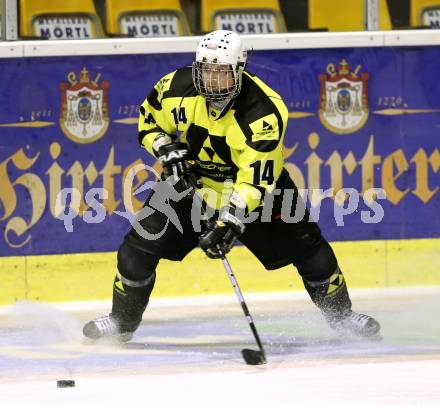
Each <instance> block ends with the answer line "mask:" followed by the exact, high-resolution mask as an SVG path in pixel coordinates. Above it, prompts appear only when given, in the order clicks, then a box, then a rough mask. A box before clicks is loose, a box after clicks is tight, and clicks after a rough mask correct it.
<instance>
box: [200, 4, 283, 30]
mask: <svg viewBox="0 0 440 405" xmlns="http://www.w3.org/2000/svg"><path fill="white" fill-rule="evenodd" d="M201 5H202V10H201V11H202V12H201V14H202V30H203V31H211V30H215V29H224V30H231V31H235V32H237V33H239V34H271V33H275V32H285V31H286V24H285V21H284V17H283V15H282V13H281V10H280V5H279V2H278V0H270V1H269V0H252V1H249V0H242V1H240V2H236V1H232V0H224V1H222V2H218V1H213V0H202V3H201Z"/></svg>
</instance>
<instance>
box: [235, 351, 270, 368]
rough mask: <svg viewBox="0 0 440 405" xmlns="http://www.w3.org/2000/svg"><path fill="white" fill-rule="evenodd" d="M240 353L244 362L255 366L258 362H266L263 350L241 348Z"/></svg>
mask: <svg viewBox="0 0 440 405" xmlns="http://www.w3.org/2000/svg"><path fill="white" fill-rule="evenodd" d="M241 354H242V355H243V358H244V361H245V362H246V364H249V365H251V366H257V365H259V364H266V363H267V362H266V356H265V355H264V353H263V352H260V351H259V350H251V349H243V350H242V351H241Z"/></svg>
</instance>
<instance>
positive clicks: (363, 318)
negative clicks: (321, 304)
mask: <svg viewBox="0 0 440 405" xmlns="http://www.w3.org/2000/svg"><path fill="white" fill-rule="evenodd" d="M327 320H328V323H329V325H330V327H331V328H332V329H334V330H335V331H336V333H337V334H338V335H339V336H341V337H345V338H352V337H355V338H361V339H368V340H378V339H379V340H380V339H382V337H381V336H380V335H379V331H380V324H379V322H377V321H376V320H375V319H374V318H373V317H371V316H369V315H364V314H359V313H357V312H353V311H351V310H350V311H347V312H346V313H345V314H344V315H343V316H342V317H337V318H327Z"/></svg>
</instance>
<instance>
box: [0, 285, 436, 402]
mask: <svg viewBox="0 0 440 405" xmlns="http://www.w3.org/2000/svg"><path fill="white" fill-rule="evenodd" d="M351 295H352V300H353V303H354V309H355V310H359V311H360V312H364V313H369V314H371V315H373V316H375V317H376V318H377V319H378V320H379V321H380V322H381V323H382V327H383V333H382V334H383V340H382V341H380V342H361V341H354V342H353V341H352V342H343V341H340V340H339V339H338V338H337V337H336V336H335V335H334V334H333V332H332V331H331V330H330V329H329V328H328V327H327V325H326V324H325V322H324V321H323V319H322V317H321V315H320V314H319V313H318V311H317V310H316V309H315V308H314V307H313V305H312V304H311V303H310V302H309V300H308V299H307V298H306V296H305V294H303V293H297V294H292V293H289V294H286V293H283V294H281V293H280V294H246V299H247V301H248V305H249V308H250V310H251V312H252V315H253V317H254V320H255V323H256V326H257V328H258V331H259V334H260V336H261V338H262V341H263V345H264V346H265V349H266V352H267V358H268V364H267V365H264V366H248V365H245V364H244V362H243V359H242V357H241V354H240V351H241V349H243V348H245V347H248V348H256V347H255V343H254V342H253V338H252V334H251V332H250V330H249V329H248V325H247V323H246V320H245V319H244V317H243V315H242V312H241V308H240V306H239V304H238V303H237V302H236V300H235V296H234V295H233V293H232V294H231V296H228V297H224V296H222V297H203V298H185V299H173V300H159V299H156V300H154V299H153V300H152V303H151V305H150V308H149V309H148V310H147V311H146V313H145V315H144V320H143V323H142V325H141V327H140V329H139V330H138V332H137V333H136V335H135V337H134V339H133V341H132V342H129V343H127V344H122V345H117V344H110V343H108V342H107V343H102V344H90V343H88V342H85V341H83V338H82V336H81V328H82V325H83V323H84V322H86V321H87V320H89V319H91V318H93V317H95V316H97V315H101V314H104V313H106V312H107V311H108V309H109V307H110V304H109V303H107V302H106V303H77V304H70V305H58V306H54V305H47V304H39V303H29V302H28V303H20V304H17V305H15V306H13V307H8V308H3V309H1V310H0V403H1V404H7V405H9V404H42V405H43V404H44V405H47V404H78V405H79V404H92V405H95V404H108V405H111V404H121V403H122V404H125V403H126V404H130V405H132V404H152V405H160V404H167V405H174V404H191V405H198V404H204V405H206V404H209V405H212V404H222V405H224V404H228V405H229V404H240V405H247V404H252V405H260V404H265V405H266V404H294V403H296V404H318V403H319V404H320V405H322V403H323V402H324V403H325V404H326V405H327V404H336V403H337V404H338V405H341V404H399V405H400V404H440V387H439V386H440V384H439V381H440V321H439V318H438V313H439V311H440V288H410V289H387V290H368V291H365V290H358V291H354V290H353V291H352V294H351ZM59 379H74V380H75V381H76V387H75V388H57V387H56V381H57V380H59Z"/></svg>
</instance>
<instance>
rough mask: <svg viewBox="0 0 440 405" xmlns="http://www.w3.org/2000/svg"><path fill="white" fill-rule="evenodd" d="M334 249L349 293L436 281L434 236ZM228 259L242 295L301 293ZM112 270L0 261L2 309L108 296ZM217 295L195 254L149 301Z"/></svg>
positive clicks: (83, 263)
mask: <svg viewBox="0 0 440 405" xmlns="http://www.w3.org/2000/svg"><path fill="white" fill-rule="evenodd" d="M332 246H333V248H334V249H335V252H336V255H337V257H338V258H339V264H340V266H341V268H342V269H343V271H344V274H345V277H346V280H347V282H348V284H349V286H350V287H352V288H376V287H379V288H380V287H399V286H412V285H438V284H440V273H439V271H438V263H439V262H440V239H413V240H390V241H383V240H382V241H363V242H334V243H332ZM229 258H230V263H231V266H232V267H233V270H234V272H235V273H236V276H237V278H238V280H239V282H240V286H241V287H242V289H243V291H245V292H268V291H293V290H301V289H303V286H302V281H301V279H300V277H299V275H298V273H297V272H296V270H295V269H294V268H293V266H288V267H285V268H283V269H279V270H275V271H266V270H264V268H263V267H262V266H261V264H260V263H259V262H258V261H257V260H256V259H255V257H254V256H252V255H251V254H250V253H249V251H247V250H246V249H245V248H244V247H240V246H238V247H236V248H234V249H233V251H232V252H231V253H230V254H229ZM115 271H116V253H115V252H108V253H83V254H74V255H46V256H32V257H9V258H3V259H2V260H1V261H0V273H1V274H3V277H2V294H1V295H0V304H10V303H13V302H15V301H19V300H23V299H29V300H38V301H78V300H91V299H92V300H101V299H110V297H111V291H112V283H113V278H114V276H115ZM223 293H232V287H231V284H230V282H229V279H228V277H227V275H226V274H225V271H224V269H223V265H222V262H221V261H220V260H211V259H208V258H206V257H205V255H204V254H203V253H202V252H201V251H200V250H196V251H193V252H192V253H191V254H190V255H189V256H188V257H187V258H185V260H184V261H183V262H171V261H165V260H164V261H161V263H160V264H159V267H158V270H157V281H156V287H155V290H154V292H153V296H157V297H173V296H183V295H208V294H223Z"/></svg>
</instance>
